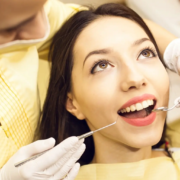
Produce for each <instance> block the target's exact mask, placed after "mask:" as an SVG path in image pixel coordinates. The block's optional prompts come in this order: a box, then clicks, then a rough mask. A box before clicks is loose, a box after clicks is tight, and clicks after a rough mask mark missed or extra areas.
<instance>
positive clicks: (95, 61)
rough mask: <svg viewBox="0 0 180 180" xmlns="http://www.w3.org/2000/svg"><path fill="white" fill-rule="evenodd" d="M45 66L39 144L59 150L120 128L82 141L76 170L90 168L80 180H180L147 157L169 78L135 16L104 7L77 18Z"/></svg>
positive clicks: (159, 129) (162, 160) (161, 119)
mask: <svg viewBox="0 0 180 180" xmlns="http://www.w3.org/2000/svg"><path fill="white" fill-rule="evenodd" d="M63 37H66V38H63ZM59 49H61V51H59ZM50 58H51V60H52V69H51V77H50V82H49V89H48V93H47V98H46V102H45V105H44V110H43V116H42V121H41V124H40V127H39V132H40V133H41V134H40V138H42V139H44V138H48V137H54V138H55V139H56V144H57V143H59V142H61V141H62V140H63V139H65V138H67V137H69V136H72V135H76V136H78V135H81V134H83V133H86V132H88V131H90V130H96V129H98V128H100V127H103V126H106V125H108V124H111V123H113V122H115V121H116V120H117V123H116V125H114V126H111V127H109V128H106V129H104V130H102V131H99V132H97V133H95V134H94V135H93V137H89V138H87V139H86V141H85V143H86V146H87V150H86V152H85V153H84V155H83V156H82V157H81V159H80V163H81V164H82V165H84V164H90V165H88V166H82V168H81V170H80V173H79V175H78V177H77V180H82V179H83V180H84V179H86V180H104V179H108V180H112V179H113V180H117V179H118V180H119V179H120V178H122V179H126V180H128V179H132V178H133V177H134V179H158V180H159V179H168V180H169V179H177V177H178V170H177V169H176V168H175V164H174V162H173V160H172V159H170V158H169V157H167V155H166V153H165V151H155V150H152V146H153V145H155V144H157V143H158V142H159V141H160V139H161V137H162V133H163V127H164V124H165V118H166V112H161V113H155V112H152V109H154V108H156V107H161V106H167V104H168V98H169V78H168V75H167V72H166V69H165V67H164V65H163V62H162V60H161V58H160V55H159V50H158V47H157V45H156V42H155V40H154V38H153V36H152V34H151V32H150V30H149V29H148V27H147V26H146V24H145V23H144V21H143V20H142V19H141V18H140V17H139V16H138V15H137V14H136V13H135V12H134V11H132V10H131V9H129V8H127V7H125V6H122V5H119V4H105V5H102V6H100V7H99V8H97V9H95V10H93V9H90V10H86V11H81V12H78V13H77V14H75V15H74V16H73V17H72V18H70V19H69V20H68V21H67V22H66V23H65V24H64V25H63V26H62V28H61V30H59V31H58V32H57V34H56V35H55V37H54V40H53V42H52V46H51V55H50ZM162 84H163V86H162ZM155 157H156V158H155ZM114 163H115V164H114ZM162 164H164V165H165V166H163V167H162ZM160 172H162V173H160Z"/></svg>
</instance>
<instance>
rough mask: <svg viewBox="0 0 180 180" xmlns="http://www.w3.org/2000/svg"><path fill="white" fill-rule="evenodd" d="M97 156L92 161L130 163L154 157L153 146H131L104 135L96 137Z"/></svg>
mask: <svg viewBox="0 0 180 180" xmlns="http://www.w3.org/2000/svg"><path fill="white" fill-rule="evenodd" d="M94 144H95V156H94V158H93V161H92V163H128V162H136V161H140V160H144V159H149V158H152V157H154V155H153V153H152V149H151V146H149V147H144V148H139V149H137V148H131V147H129V146H126V145H124V144H121V143H119V142H115V141H112V140H110V139H107V138H106V137H104V136H102V135H97V134H96V136H95V137H94Z"/></svg>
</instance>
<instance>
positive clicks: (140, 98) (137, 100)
mask: <svg viewBox="0 0 180 180" xmlns="http://www.w3.org/2000/svg"><path fill="white" fill-rule="evenodd" d="M148 99H152V100H156V98H155V96H154V95H152V94H143V95H142V96H136V97H134V98H132V99H130V100H129V101H127V102H126V103H125V104H123V105H122V107H121V108H120V109H124V108H126V107H129V106H131V105H133V104H136V103H140V102H142V101H144V100H148Z"/></svg>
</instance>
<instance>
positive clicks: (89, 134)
mask: <svg viewBox="0 0 180 180" xmlns="http://www.w3.org/2000/svg"><path fill="white" fill-rule="evenodd" d="M116 122H117V121H115V122H113V123H112V124H109V125H107V126H104V127H102V128H99V129H97V130H95V131H90V132H88V133H85V134H83V135H81V136H77V138H78V139H79V140H80V139H83V138H87V137H89V136H91V135H93V134H94V133H95V132H98V131H101V130H102V129H105V128H107V127H110V126H112V125H114V124H116Z"/></svg>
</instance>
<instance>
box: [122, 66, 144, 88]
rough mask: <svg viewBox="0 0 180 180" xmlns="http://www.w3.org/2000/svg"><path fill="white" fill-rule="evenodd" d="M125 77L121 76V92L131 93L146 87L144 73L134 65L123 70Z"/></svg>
mask: <svg viewBox="0 0 180 180" xmlns="http://www.w3.org/2000/svg"><path fill="white" fill-rule="evenodd" d="M123 71H124V72H123V76H122V74H121V78H122V79H121V83H120V84H121V85H120V86H121V90H122V91H129V90H132V89H140V88H142V87H144V86H146V84H147V82H146V80H145V77H144V75H143V73H142V72H141V71H140V70H139V69H138V68H137V67H136V66H134V65H130V66H126V67H125V68H123Z"/></svg>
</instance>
